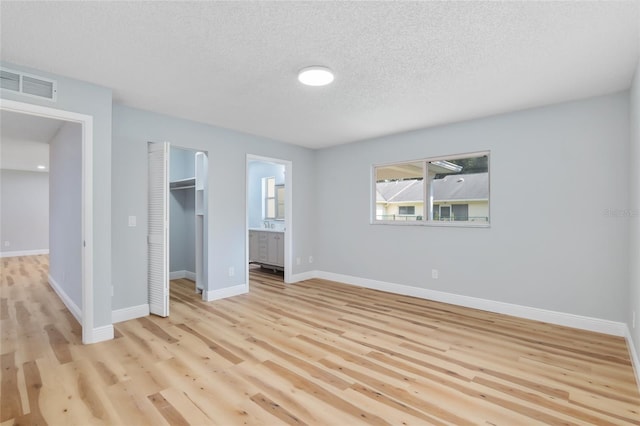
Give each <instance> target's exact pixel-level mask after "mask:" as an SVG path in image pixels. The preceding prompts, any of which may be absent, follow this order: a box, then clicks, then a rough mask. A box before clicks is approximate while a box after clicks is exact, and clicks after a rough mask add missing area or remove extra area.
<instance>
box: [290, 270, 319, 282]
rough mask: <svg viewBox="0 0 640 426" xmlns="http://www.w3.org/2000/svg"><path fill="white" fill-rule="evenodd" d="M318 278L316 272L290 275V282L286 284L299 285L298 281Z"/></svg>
mask: <svg viewBox="0 0 640 426" xmlns="http://www.w3.org/2000/svg"><path fill="white" fill-rule="evenodd" d="M313 278H318V271H308V272H301V273H299V274H291V282H290V283H288V284H294V283H299V282H300V281H305V280H311V279H313Z"/></svg>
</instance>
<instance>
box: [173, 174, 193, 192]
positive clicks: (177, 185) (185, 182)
mask: <svg viewBox="0 0 640 426" xmlns="http://www.w3.org/2000/svg"><path fill="white" fill-rule="evenodd" d="M195 186H196V178H195V177H192V178H186V179H179V180H174V181H172V182H169V188H171V190H174V189H189V188H195Z"/></svg>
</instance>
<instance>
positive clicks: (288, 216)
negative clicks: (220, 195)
mask: <svg viewBox="0 0 640 426" xmlns="http://www.w3.org/2000/svg"><path fill="white" fill-rule="evenodd" d="M251 161H262V162H264V163H275V164H281V165H283V166H284V187H285V192H284V202H285V205H284V282H285V283H287V284H288V283H291V282H292V281H291V275H292V273H291V267H292V266H293V262H292V251H291V248H292V247H293V245H292V241H293V237H292V235H293V162H291V161H289V160H282V159H279V158H271V157H263V156H260V155H253V154H247V161H246V166H245V167H246V171H245V182H246V183H245V248H246V250H245V257H246V259H245V265H246V277H247V288H249V207H248V206H249V162H251Z"/></svg>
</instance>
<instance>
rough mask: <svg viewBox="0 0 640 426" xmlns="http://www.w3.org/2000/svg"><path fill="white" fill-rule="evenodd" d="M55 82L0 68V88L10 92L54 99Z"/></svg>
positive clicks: (55, 92) (55, 91)
mask: <svg viewBox="0 0 640 426" xmlns="http://www.w3.org/2000/svg"><path fill="white" fill-rule="evenodd" d="M57 86H58V84H57V82H56V81H54V80H49V79H47V78H43V77H39V76H37V75H32V74H26V73H23V72H18V71H13V70H8V69H6V68H0V88H2V89H3V90H10V91H12V92H17V93H22V94H23V95H27V96H35V97H37V98H41V99H48V100H50V101H54V102H55V101H56V95H57V93H58V91H57Z"/></svg>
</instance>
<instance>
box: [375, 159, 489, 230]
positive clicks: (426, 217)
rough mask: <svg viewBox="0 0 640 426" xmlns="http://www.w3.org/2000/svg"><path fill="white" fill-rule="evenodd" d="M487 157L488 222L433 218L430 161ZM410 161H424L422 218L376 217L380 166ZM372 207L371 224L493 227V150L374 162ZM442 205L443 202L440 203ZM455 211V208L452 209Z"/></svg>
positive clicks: (408, 162)
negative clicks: (391, 218)
mask: <svg viewBox="0 0 640 426" xmlns="http://www.w3.org/2000/svg"><path fill="white" fill-rule="evenodd" d="M483 156H486V157H487V171H488V173H489V182H488V185H489V188H488V194H489V195H488V198H489V199H488V206H487V209H488V214H487V217H488V220H487V222H473V221H453V220H447V221H441V220H434V219H433V199H432V198H431V197H430V192H431V179H429V178H428V175H429V170H428V169H429V163H433V162H436V161H450V160H459V159H463V158H472V157H483ZM410 163H422V168H423V171H422V177H423V181H424V185H423V190H424V193H423V200H424V201H423V203H424V207H423V214H422V220H412V221H395V220H379V219H377V218H376V215H377V210H376V209H377V202H376V201H377V199H376V190H377V188H376V170H377V168H379V167H388V166H394V165H402V164H410ZM370 188H371V189H370V191H371V192H370V194H371V203H370V205H371V207H370V220H369V223H370V224H371V225H397V226H443V227H463V228H489V227H491V151H475V152H468V153H462V154H452V155H441V156H436V157H426V158H421V159H415V160H406V161H395V162H392V163H380V164H373V165H372V166H371V187H370ZM440 205H442V203H440ZM451 212H453V209H451Z"/></svg>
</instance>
